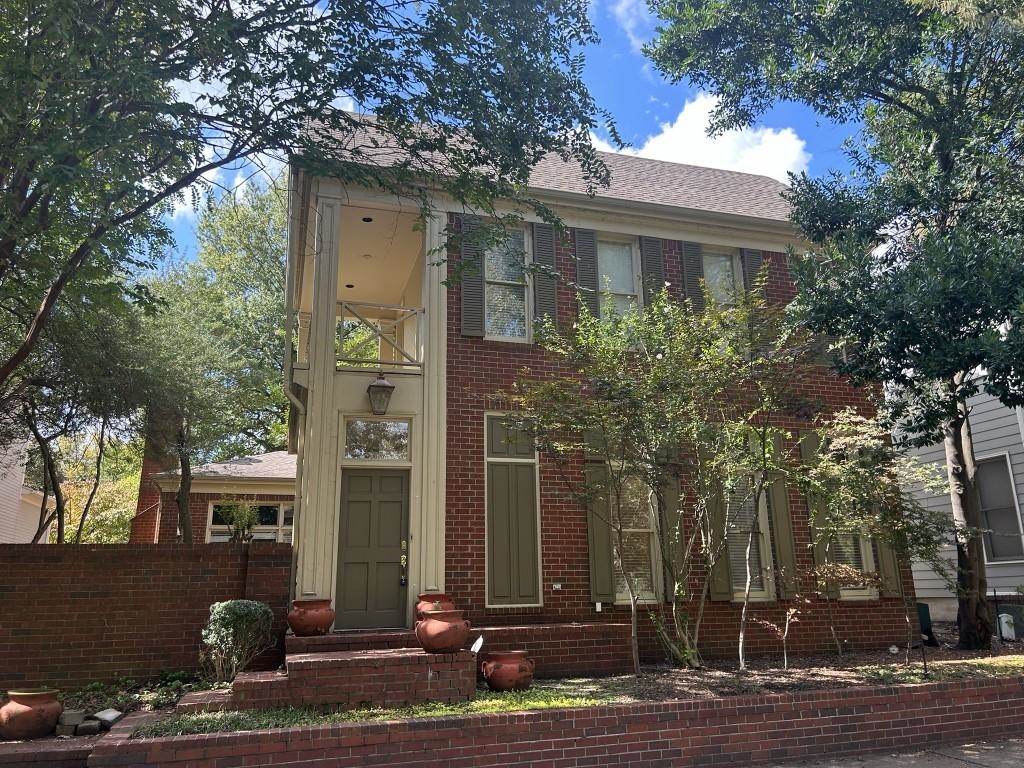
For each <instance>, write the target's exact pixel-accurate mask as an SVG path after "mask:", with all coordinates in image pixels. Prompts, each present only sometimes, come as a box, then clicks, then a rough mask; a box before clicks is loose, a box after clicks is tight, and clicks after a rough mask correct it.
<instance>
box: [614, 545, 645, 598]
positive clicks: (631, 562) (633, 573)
mask: <svg viewBox="0 0 1024 768" xmlns="http://www.w3.org/2000/svg"><path fill="white" fill-rule="evenodd" d="M622 546H623V549H624V551H623V553H622V570H625V572H626V573H628V574H629V576H630V581H631V582H632V584H633V589H635V590H638V591H639V594H640V595H641V596H643V597H651V596H652V595H653V594H654V582H653V579H652V578H651V534H650V533H625V534H623V536H622ZM622 570H620V569H618V568H616V569H615V591H616V593H617V594H619V595H621V596H623V597H626V596H628V595H629V589H628V588H627V587H626V580H625V578H624V577H623V575H622Z"/></svg>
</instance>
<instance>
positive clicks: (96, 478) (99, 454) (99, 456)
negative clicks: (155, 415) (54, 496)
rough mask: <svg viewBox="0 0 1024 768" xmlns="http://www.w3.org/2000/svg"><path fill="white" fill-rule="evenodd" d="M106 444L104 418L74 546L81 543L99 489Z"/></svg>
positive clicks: (105, 422)
mask: <svg viewBox="0 0 1024 768" xmlns="http://www.w3.org/2000/svg"><path fill="white" fill-rule="evenodd" d="M106 444H107V420H106V418H104V419H103V420H102V421H101V422H100V434H99V439H98V441H97V444H96V473H95V474H94V475H93V479H92V488H90V489H89V498H87V499H86V500H85V505H84V506H83V507H82V516H81V517H80V518H79V519H78V530H77V531H75V544H81V543H82V531H84V530H85V519H86V518H87V517H88V516H89V510H90V509H92V502H93V500H94V499H95V498H96V491H97V490H99V487H100V476H101V474H102V472H103V449H104V447H105V446H106Z"/></svg>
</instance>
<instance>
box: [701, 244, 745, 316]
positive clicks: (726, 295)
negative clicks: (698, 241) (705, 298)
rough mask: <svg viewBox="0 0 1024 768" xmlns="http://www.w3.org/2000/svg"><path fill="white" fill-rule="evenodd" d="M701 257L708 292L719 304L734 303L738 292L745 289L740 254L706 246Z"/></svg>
mask: <svg viewBox="0 0 1024 768" xmlns="http://www.w3.org/2000/svg"><path fill="white" fill-rule="evenodd" d="M701 257H702V266H703V268H704V283H705V284H706V285H707V289H708V293H710V294H711V296H712V297H713V298H714V300H715V302H716V303H718V304H732V303H734V302H735V301H736V293H737V292H738V291H740V290H742V289H743V282H742V280H741V277H740V276H741V272H740V259H739V254H735V253H729V252H725V251H721V252H716V251H714V250H709V249H708V247H707V246H705V247H704V249H703V251H702V254H701Z"/></svg>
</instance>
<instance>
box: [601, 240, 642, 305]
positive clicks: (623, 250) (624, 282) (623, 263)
mask: <svg viewBox="0 0 1024 768" xmlns="http://www.w3.org/2000/svg"><path fill="white" fill-rule="evenodd" d="M636 267H637V265H636V254H635V251H634V248H633V244H632V243H631V242H627V241H624V240H598V241H597V275H598V287H599V288H600V291H601V298H600V302H601V317H610V316H611V315H613V314H617V315H622V314H624V313H625V312H626V310H628V309H629V308H630V307H631V306H634V307H635V306H638V305H639V304H640V287H639V280H638V279H637V268H636Z"/></svg>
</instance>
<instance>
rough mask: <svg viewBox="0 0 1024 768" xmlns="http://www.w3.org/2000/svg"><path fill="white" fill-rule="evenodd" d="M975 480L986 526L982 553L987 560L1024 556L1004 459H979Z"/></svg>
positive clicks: (1022, 542) (1008, 474)
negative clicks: (986, 530) (980, 460)
mask: <svg viewBox="0 0 1024 768" xmlns="http://www.w3.org/2000/svg"><path fill="white" fill-rule="evenodd" d="M977 480H978V494H979V496H980V497H981V516H982V525H984V526H985V527H986V528H988V529H989V532H988V533H986V534H985V536H984V542H985V555H986V556H987V557H988V558H989V559H990V560H1006V559H1016V558H1020V557H1022V556H1024V541H1022V539H1021V532H1020V521H1019V520H1018V519H1017V507H1016V505H1015V504H1014V501H1013V483H1012V481H1011V479H1010V471H1009V468H1008V467H1007V465H1006V459H1005V458H1003V457H1002V456H1000V457H999V458H996V459H989V460H987V461H982V462H979V463H978V474H977Z"/></svg>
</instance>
